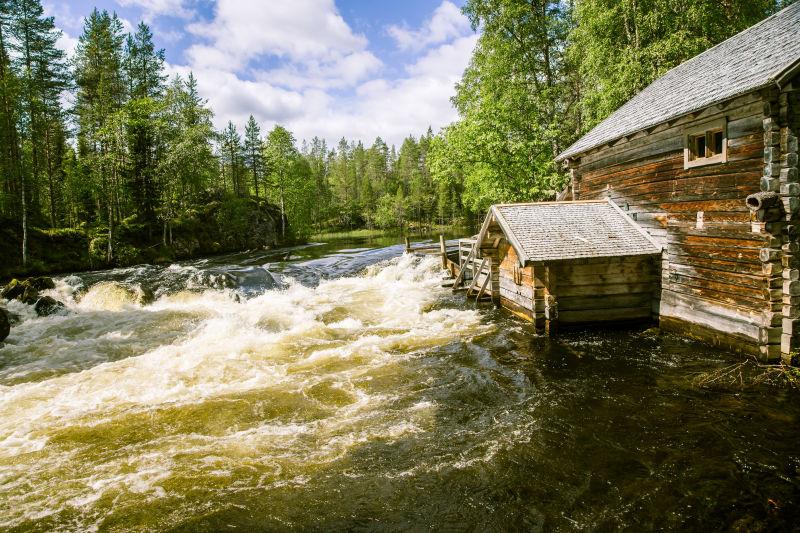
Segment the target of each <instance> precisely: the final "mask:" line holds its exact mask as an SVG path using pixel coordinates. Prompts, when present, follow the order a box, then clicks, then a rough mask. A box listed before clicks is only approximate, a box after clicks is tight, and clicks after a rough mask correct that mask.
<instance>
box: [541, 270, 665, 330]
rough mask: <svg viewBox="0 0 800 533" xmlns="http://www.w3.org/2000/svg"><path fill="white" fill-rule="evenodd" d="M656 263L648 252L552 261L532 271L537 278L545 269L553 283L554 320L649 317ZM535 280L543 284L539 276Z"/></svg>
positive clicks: (655, 286) (628, 319) (585, 321)
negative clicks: (587, 259)
mask: <svg viewBox="0 0 800 533" xmlns="http://www.w3.org/2000/svg"><path fill="white" fill-rule="evenodd" d="M657 267H660V263H659V264H658V265H657V260H656V259H655V258H653V257H651V256H632V257H610V258H606V259H603V260H595V261H591V262H584V263H581V262H580V261H577V262H568V263H556V264H552V265H549V266H547V267H534V272H535V273H536V274H537V278H540V276H543V275H544V274H545V273H548V274H549V275H550V283H551V284H552V283H555V284H556V286H555V287H554V288H553V294H554V296H555V298H556V300H557V304H558V322H559V323H560V324H564V325H568V324H588V323H603V322H623V321H625V322H628V321H636V320H648V319H651V318H652V316H653V314H654V313H653V305H652V302H653V291H654V289H655V288H657V287H658V274H657V269H658V268H657ZM536 282H539V283H541V284H542V285H546V280H545V279H544V278H543V277H542V278H541V279H537V280H536Z"/></svg>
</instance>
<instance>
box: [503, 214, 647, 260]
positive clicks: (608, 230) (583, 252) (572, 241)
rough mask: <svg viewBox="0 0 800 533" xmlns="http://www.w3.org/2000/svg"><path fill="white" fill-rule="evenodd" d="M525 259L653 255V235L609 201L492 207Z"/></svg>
mask: <svg viewBox="0 0 800 533" xmlns="http://www.w3.org/2000/svg"><path fill="white" fill-rule="evenodd" d="M492 213H493V214H494V215H495V217H496V219H497V222H498V223H499V224H500V226H501V227H502V228H503V230H504V232H505V233H506V237H507V238H508V240H509V242H510V243H511V244H512V245H513V246H514V248H515V249H516V251H517V253H518V254H519V255H520V259H521V260H522V262H523V263H524V262H528V261H530V262H534V263H535V262H548V261H561V260H565V259H579V258H594V257H620V256H630V255H652V254H658V253H660V252H661V250H660V249H659V247H658V246H657V245H656V244H655V242H654V241H653V240H652V238H650V236H649V235H647V233H646V232H645V231H644V230H643V229H642V228H641V227H640V226H639V225H637V224H636V222H634V221H633V220H632V219H631V218H629V217H628V216H627V215H626V214H625V213H624V212H622V211H621V210H620V209H619V208H618V207H617V206H616V205H614V204H612V203H611V202H610V201H606V200H598V201H592V202H586V201H582V202H541V203H530V204H501V205H495V206H492V212H491V213H490V215H489V216H492Z"/></svg>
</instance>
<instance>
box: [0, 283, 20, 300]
mask: <svg viewBox="0 0 800 533" xmlns="http://www.w3.org/2000/svg"><path fill="white" fill-rule="evenodd" d="M23 292H25V285H24V284H23V283H22V282H21V281H20V280H18V279H16V278H14V279H12V280H11V281H10V282H9V283H8V285H6V286H5V287H3V290H2V291H0V296H2V297H3V298H5V299H6V300H13V299H14V298H19V297H20V296H22V293H23Z"/></svg>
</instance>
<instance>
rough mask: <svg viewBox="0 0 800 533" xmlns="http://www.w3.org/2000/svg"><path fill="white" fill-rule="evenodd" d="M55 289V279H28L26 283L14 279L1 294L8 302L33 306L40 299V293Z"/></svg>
mask: <svg viewBox="0 0 800 533" xmlns="http://www.w3.org/2000/svg"><path fill="white" fill-rule="evenodd" d="M55 287H56V284H55V283H54V282H53V279H52V278H48V277H46V276H40V277H38V278H28V279H26V280H24V281H20V280H18V279H12V280H11V282H10V283H9V284H8V285H6V286H5V287H4V288H3V290H2V292H0V296H2V297H3V298H5V299H6V300H14V299H17V300H19V301H21V302H22V303H26V304H28V305H33V304H34V303H36V300H38V299H39V291H44V290H47V289H54V288H55Z"/></svg>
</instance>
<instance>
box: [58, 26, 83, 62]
mask: <svg viewBox="0 0 800 533" xmlns="http://www.w3.org/2000/svg"><path fill="white" fill-rule="evenodd" d="M77 46H78V39H77V38H75V37H72V36H71V35H69V34H67V32H65V31H62V32H61V37H59V38H58V40H57V41H56V47H57V48H60V49H61V50H63V51H64V52H65V53H66V54H67V58H71V57H72V56H73V55H74V54H75V47H77Z"/></svg>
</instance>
